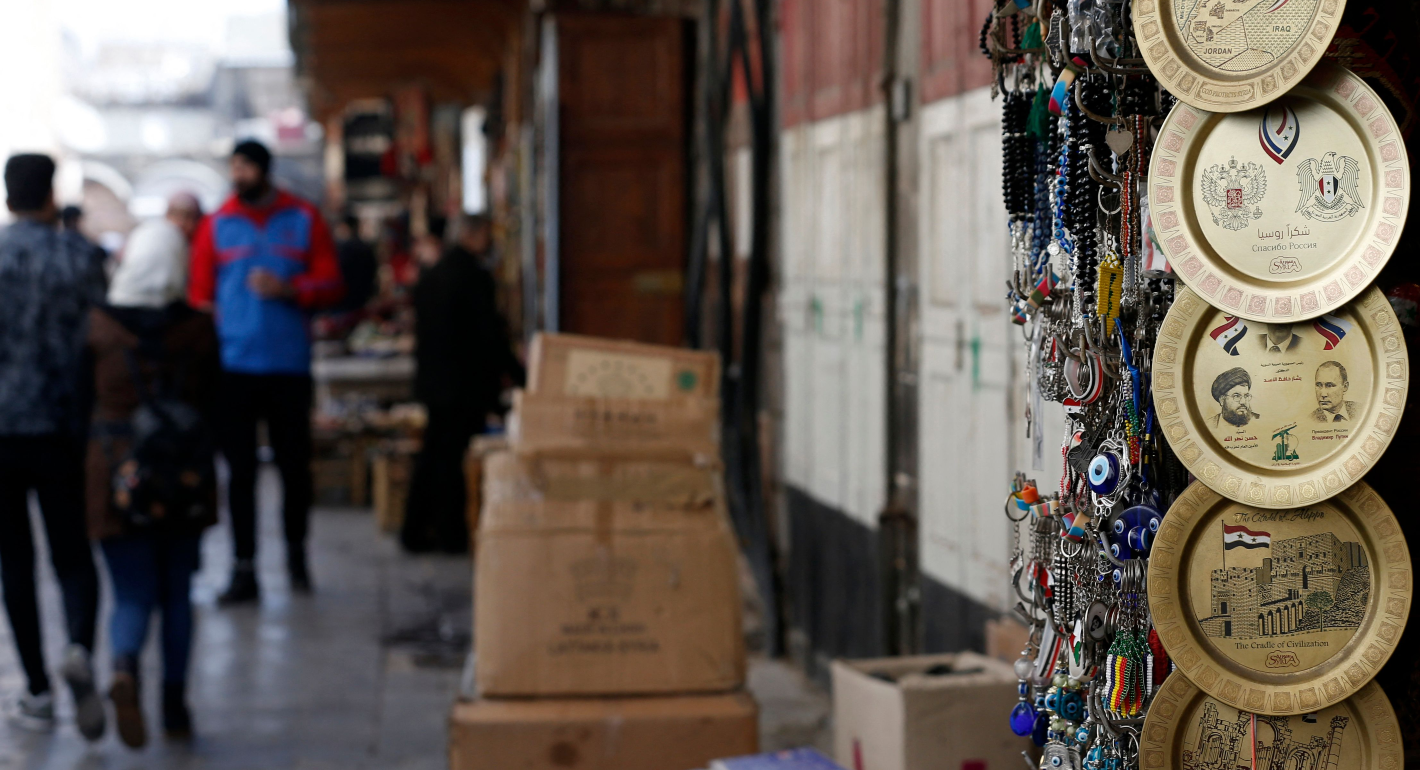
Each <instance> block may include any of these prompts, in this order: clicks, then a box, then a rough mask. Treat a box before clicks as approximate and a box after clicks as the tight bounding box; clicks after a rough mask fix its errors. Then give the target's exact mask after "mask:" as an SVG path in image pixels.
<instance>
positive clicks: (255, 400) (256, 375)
mask: <svg viewBox="0 0 1420 770" xmlns="http://www.w3.org/2000/svg"><path fill="white" fill-rule="evenodd" d="M230 167H231V172H232V186H233V188H234V189H235V191H236V194H235V195H233V196H232V197H231V198H230V199H229V200H228V201H227V202H226V203H224V204H223V205H222V207H221V208H219V209H218V210H217V211H216V212H215V213H213V214H212V215H211V216H210V217H208V218H207V219H206V220H204V221H203V222H202V225H201V226H200V227H199V228H198V230H197V235H196V236H195V238H194V241H193V244H192V266H191V277H190V278H189V282H188V301H189V302H191V303H192V305H193V306H194V307H197V308H201V309H207V310H210V311H211V312H212V313H213V315H214V319H215V321H216V324H217V335H218V337H219V338H220V340H221V349H222V369H223V381H222V389H221V390H222V393H221V398H222V401H221V403H222V409H221V410H220V412H219V414H220V415H221V417H220V418H219V422H218V425H217V426H216V428H217V437H218V441H219V443H220V445H221V448H222V454H223V456H224V457H226V459H227V464H228V466H229V467H230V469H231V480H230V483H229V484H228V504H229V508H230V510H231V514H232V515H231V521H232V543H233V549H234V551H235V554H234V555H235V558H236V560H235V563H234V566H233V569H232V582H231V584H230V586H229V587H228V589H227V590H226V592H224V593H223V594H222V596H221V597H219V601H220V602H221V603H223V604H236V603H242V602H251V601H256V600H257V599H258V598H260V587H259V585H258V583H257V579H256V570H255V563H256V476H257V447H256V429H257V423H258V422H261V421H265V422H266V427H267V435H268V438H269V440H270V443H271V449H272V451H273V453H274V454H275V460H276V466H277V468H278V469H279V470H280V472H281V481H282V487H283V489H284V496H285V497H284V500H283V501H282V517H283V519H284V522H285V534H286V565H287V568H288V570H289V572H290V575H291V586H292V588H293V589H295V590H297V591H303V592H304V591H309V590H310V586H311V583H310V574H309V571H308V570H307V567H306V550H305V541H306V531H307V526H308V521H309V519H310V507H311V494H312V492H311V468H310V466H311V415H310V412H311V334H310V319H309V313H310V312H311V311H313V310H318V309H321V308H324V307H329V306H331V305H333V304H335V303H336V302H338V301H339V300H340V297H341V295H342V294H343V292H344V285H343V283H342V281H341V277H340V267H339V262H338V261H337V260H336V256H335V245H334V243H333V241H332V240H331V237H330V232H329V231H328V230H327V229H326V226H325V223H324V222H323V221H322V220H321V217H320V213H319V212H318V211H317V210H316V208H315V207H314V206H312V205H311V204H310V203H308V202H306V201H304V200H302V199H300V198H298V197H296V196H294V195H291V194H290V193H288V192H285V191H284V190H279V189H277V188H276V187H274V186H273V185H272V184H271V181H270V171H271V152H270V151H269V150H267V149H266V147H264V146H263V145H262V144H260V143H259V142H255V141H244V142H241V143H239V144H238V145H237V146H236V147H235V148H234V149H233V151H232V157H231V163H230Z"/></svg>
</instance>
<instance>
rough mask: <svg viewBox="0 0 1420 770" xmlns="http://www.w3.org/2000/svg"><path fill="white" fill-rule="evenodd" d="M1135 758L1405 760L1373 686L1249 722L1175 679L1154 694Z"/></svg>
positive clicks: (1202, 764) (1260, 764)
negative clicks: (1329, 702) (1312, 709)
mask: <svg viewBox="0 0 1420 770" xmlns="http://www.w3.org/2000/svg"><path fill="white" fill-rule="evenodd" d="M1254 752H1255V753H1256V757H1257V758H1256V762H1255V763H1254V760H1253V755H1254ZM1139 753H1140V765H1141V766H1142V767H1144V768H1147V769H1148V770H1184V769H1185V768H1188V769H1189V770H1203V769H1204V768H1228V769H1229V770H1232V769H1233V768H1238V767H1256V768H1271V767H1277V768H1283V767H1285V768H1308V767H1309V768H1316V769H1317V770H1322V769H1323V768H1328V769H1329V770H1400V768H1401V767H1402V765H1403V764H1404V761H1405V756H1404V755H1405V751H1404V747H1403V745H1402V743H1401V739H1400V722H1399V721H1398V720H1397V719H1396V718H1395V709H1393V708H1392V707H1391V705H1390V699H1389V698H1387V697H1386V696H1385V692H1384V691H1382V690H1381V687H1380V685H1378V684H1376V683H1375V682H1371V683H1370V684H1368V685H1366V686H1365V687H1362V688H1361V689H1360V690H1359V691H1358V692H1357V693H1356V694H1355V695H1352V696H1351V697H1350V698H1347V699H1346V700H1344V701H1342V702H1340V703H1338V704H1336V705H1334V706H1328V707H1326V708H1324V709H1321V710H1320V711H1317V712H1316V713H1311V714H1306V715H1305V716H1258V717H1256V718H1255V719H1254V715H1253V714H1251V713H1249V712H1246V711H1239V710H1238V709H1236V708H1234V707H1232V706H1229V705H1228V704H1226V703H1222V702H1220V701H1218V700H1216V699H1214V698H1211V697H1209V696H1208V694H1207V693H1204V692H1203V691H1202V690H1199V689H1198V688H1197V687H1195V686H1194V685H1193V683H1192V682H1190V681H1188V680H1187V679H1186V678H1184V677H1181V676H1170V677H1169V678H1168V679H1165V680H1164V684H1163V686H1162V687H1160V688H1159V692H1158V694H1156V695H1155V696H1154V702H1153V705H1152V706H1150V708H1149V716H1148V717H1147V718H1146V719H1145V720H1144V733H1143V735H1142V736H1140V739H1139ZM1333 757H1334V758H1335V759H1334V760H1333Z"/></svg>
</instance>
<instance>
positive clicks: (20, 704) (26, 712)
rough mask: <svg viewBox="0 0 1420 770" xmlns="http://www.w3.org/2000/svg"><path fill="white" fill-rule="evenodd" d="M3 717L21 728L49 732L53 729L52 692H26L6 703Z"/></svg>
mask: <svg viewBox="0 0 1420 770" xmlns="http://www.w3.org/2000/svg"><path fill="white" fill-rule="evenodd" d="M5 718H6V719H8V720H9V721H10V724H12V725H14V726H16V727H18V728H20V729H22V730H29V731H31V732H36V733H47V732H50V731H52V730H54V694H53V693H50V692H47V691H46V692H42V693H40V694H39V695H31V694H30V693H28V692H26V693H24V694H22V695H20V696H19V697H17V698H15V699H14V700H12V701H10V702H9V703H7V704H6V706H5Z"/></svg>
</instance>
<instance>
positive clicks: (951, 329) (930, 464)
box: [779, 89, 1064, 610]
mask: <svg viewBox="0 0 1420 770" xmlns="http://www.w3.org/2000/svg"><path fill="white" fill-rule="evenodd" d="M882 121H883V115H882V112H881V109H880V108H878V109H871V110H865V111H863V112H858V113H852V114H849V115H845V116H842V117H838V118H832V119H828V120H823V121H819V122H816V123H812V124H806V125H801V126H796V127H794V128H792V129H790V130H788V131H785V132H783V134H782V135H781V137H780V142H781V144H780V148H781V151H780V163H781V169H780V173H781V179H782V183H783V211H782V228H783V230H782V237H783V246H784V248H783V254H784V264H785V267H784V274H783V281H782V285H781V288H780V295H779V310H780V314H781V321H782V324H783V330H784V356H785V365H784V378H785V393H784V400H785V416H786V419H785V430H786V435H785V440H784V451H785V458H784V473H785V478H786V480H787V481H788V483H790V484H792V485H794V486H795V487H797V488H798V489H800V490H801V491H804V492H806V493H808V494H810V495H812V496H813V497H815V498H817V499H818V500H819V501H820V502H822V503H824V504H826V505H829V506H832V507H833V508H836V509H837V510H840V511H843V512H845V513H846V514H847V515H849V516H851V517H852V518H854V519H856V520H858V521H860V522H862V523H864V524H866V525H868V526H875V524H876V517H877V513H878V511H879V509H880V508H881V507H882V505H883V502H884V482H885V479H884V474H883V463H884V451H885V450H884V437H885V430H884V427H885V424H886V417H885V415H884V412H883V409H884V403H883V388H884V382H883V380H884V374H883V372H884V368H883V367H884V353H883V349H884V348H883V346H884V327H885V297H884V292H883V270H884V267H883V264H884V262H883V202H882V182H883V180H882V171H881V168H882V151H883V146H882ZM921 126H922V130H921V136H920V143H921V144H920V148H919V157H920V158H921V162H922V168H921V170H920V174H919V177H918V178H919V184H920V185H921V187H920V189H919V190H918V200H920V201H921V205H922V206H923V210H922V211H920V212H918V221H919V222H920V223H921V225H920V230H919V232H918V234H917V237H918V245H919V249H918V253H919V254H920V255H921V256H920V258H919V265H920V275H919V290H920V296H921V315H920V318H919V330H918V331H919V333H920V335H921V339H920V345H921V357H920V361H921V369H920V372H919V375H920V380H919V390H918V392H919V398H920V403H919V405H918V406H919V410H918V411H919V418H920V420H921V423H920V425H919V431H918V434H919V438H918V440H919V451H920V454H919V462H920V464H919V467H918V481H919V486H920V490H921V492H920V495H921V497H920V499H919V500H918V508H919V511H920V515H921V519H922V521H921V525H922V526H921V530H920V531H921V559H922V568H923V570H924V571H925V573H926V574H927V575H928V576H930V577H931V578H932V579H934V580H937V581H939V582H941V583H943V584H945V585H947V586H948V587H950V588H952V589H955V590H956V591H958V592H961V593H963V594H965V595H966V596H968V597H970V598H971V599H973V600H975V601H977V602H980V603H982V604H985V605H986V606H988V607H991V608H993V609H997V610H1005V609H1007V608H1008V606H1009V603H1008V597H1007V591H1008V583H1007V581H1008V574H1007V573H1008V569H1009V562H1010V558H1011V533H1010V525H1009V524H1008V522H1007V520H1006V519H1005V517H1004V516H1003V514H1002V504H1003V502H1004V500H1005V497H1006V494H1007V492H1008V491H1009V484H1010V481H1011V477H1012V475H1013V474H1014V472H1015V470H1016V469H1018V468H1021V469H1029V468H1030V455H1029V443H1028V441H1027V440H1026V425H1025V417H1024V410H1025V404H1026V391H1025V378H1024V352H1025V351H1024V341H1023V337H1022V334H1021V327H1018V326H1015V325H1013V324H1012V323H1011V322H1010V317H1009V315H1008V313H1007V311H1006V304H1005V300H1004V292H1005V282H1006V279H1007V276H1008V275H1009V273H1010V253H1009V245H1008V237H1007V229H1006V212H1005V208H1004V206H1003V203H1002V200H1001V133H1000V105H999V103H996V102H992V101H991V100H990V94H989V91H988V90H987V89H980V90H976V91H972V92H969V93H967V94H963V95H961V96H959V97H954V98H951V99H946V100H942V101H939V102H935V103H933V104H930V105H926V106H925V107H924V108H923V113H922V116H921ZM1045 417H1046V420H1045V423H1046V426H1045V434H1044V435H1045V453H1044V463H1043V464H1044V470H1043V471H1038V472H1032V473H1031V474H1030V475H1032V476H1034V477H1035V478H1036V479H1037V481H1038V482H1039V483H1040V485H1041V486H1042V488H1043V489H1046V490H1049V489H1053V488H1055V487H1056V486H1057V485H1058V484H1059V476H1060V467H1059V465H1060V454H1059V448H1060V439H1061V437H1062V434H1063V431H1064V418H1063V415H1062V414H1061V412H1060V411H1059V407H1058V406H1050V405H1048V406H1047V411H1046V415H1045Z"/></svg>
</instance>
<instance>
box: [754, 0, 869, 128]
mask: <svg viewBox="0 0 1420 770" xmlns="http://www.w3.org/2000/svg"><path fill="white" fill-rule="evenodd" d="M779 23H780V36H781V37H780V45H781V55H782V57H783V58H782V61H781V64H780V66H781V72H782V74H781V76H780V77H781V80H780V84H781V85H780V94H781V102H780V112H781V115H782V116H783V122H784V127H785V128H789V127H791V126H795V125H798V124H799V123H803V122H806V121H814V120H822V119H824V118H831V117H833V116H835V115H842V114H844V113H848V112H856V111H857V110H861V109H864V108H866V107H869V106H871V105H873V104H876V103H878V102H880V101H882V91H881V88H880V86H879V84H878V80H879V78H880V73H881V72H882V59H883V32H882V30H883V18H882V0H782V2H781V3H780V6H779Z"/></svg>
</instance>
